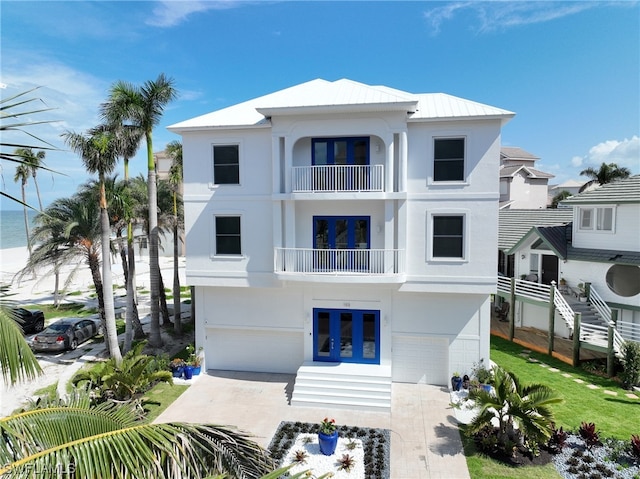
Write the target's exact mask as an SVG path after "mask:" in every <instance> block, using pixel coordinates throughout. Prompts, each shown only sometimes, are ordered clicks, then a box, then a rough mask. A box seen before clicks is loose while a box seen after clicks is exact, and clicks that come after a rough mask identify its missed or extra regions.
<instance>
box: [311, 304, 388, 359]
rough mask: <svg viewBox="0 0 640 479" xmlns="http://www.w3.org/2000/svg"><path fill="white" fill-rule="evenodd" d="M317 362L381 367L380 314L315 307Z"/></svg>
mask: <svg viewBox="0 0 640 479" xmlns="http://www.w3.org/2000/svg"><path fill="white" fill-rule="evenodd" d="M313 360H314V361H328V362H345V363H367V364H380V311H374V310H357V309H355V310H354V309H323V308H315V309H314V310H313Z"/></svg>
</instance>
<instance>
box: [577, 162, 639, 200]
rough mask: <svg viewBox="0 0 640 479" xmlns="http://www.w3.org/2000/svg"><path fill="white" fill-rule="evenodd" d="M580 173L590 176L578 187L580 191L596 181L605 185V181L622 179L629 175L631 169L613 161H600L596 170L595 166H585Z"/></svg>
mask: <svg viewBox="0 0 640 479" xmlns="http://www.w3.org/2000/svg"><path fill="white" fill-rule="evenodd" d="M580 174H581V175H583V176H587V177H589V178H591V180H590V181H587V182H586V183H585V184H584V185H582V187H581V188H580V193H582V192H583V191H584V190H586V189H587V188H589V187H590V186H592V185H595V184H596V183H597V184H599V185H605V184H607V183H612V182H614V181H616V180H623V179H625V178H628V177H629V175H631V171H630V170H629V168H625V167H624V166H618V165H616V164H615V163H609V164H608V165H607V164H606V163H604V162H603V163H602V164H601V165H600V168H598V169H597V170H596V169H595V168H591V167H589V168H586V169H584V170H582V171H581V172H580Z"/></svg>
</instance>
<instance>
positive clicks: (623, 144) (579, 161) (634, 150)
mask: <svg viewBox="0 0 640 479" xmlns="http://www.w3.org/2000/svg"><path fill="white" fill-rule="evenodd" d="M602 163H607V164H609V163H615V164H616V165H618V166H624V167H627V168H629V169H630V170H631V172H632V173H638V172H640V137H638V136H637V135H634V136H632V137H631V138H630V139H628V138H625V139H624V140H607V141H603V142H602V143H598V144H597V145H595V146H592V147H591V148H590V149H589V152H588V153H587V154H586V155H585V156H583V157H580V156H574V157H573V158H572V159H571V164H572V165H573V166H583V165H584V166H585V167H589V166H595V167H597V166H600V165H601V164H602Z"/></svg>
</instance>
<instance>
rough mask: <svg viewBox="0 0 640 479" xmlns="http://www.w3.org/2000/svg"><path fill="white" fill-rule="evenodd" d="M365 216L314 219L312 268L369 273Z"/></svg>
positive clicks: (367, 221) (320, 217) (367, 218)
mask: <svg viewBox="0 0 640 479" xmlns="http://www.w3.org/2000/svg"><path fill="white" fill-rule="evenodd" d="M369 224H370V220H369V217H368V216H314V218H313V249H314V267H315V268H316V270H321V271H328V272H330V271H342V272H349V271H354V272H366V271H368V269H369V239H370V231H369V230H370V228H369Z"/></svg>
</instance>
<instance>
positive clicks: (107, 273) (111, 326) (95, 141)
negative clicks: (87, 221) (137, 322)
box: [63, 128, 122, 363]
mask: <svg viewBox="0 0 640 479" xmlns="http://www.w3.org/2000/svg"><path fill="white" fill-rule="evenodd" d="M63 137H64V139H65V142H66V143H67V145H68V146H69V147H70V148H71V149H72V150H74V151H75V152H76V153H78V154H79V155H80V157H81V158H82V163H83V164H84V167H85V169H86V170H87V171H88V172H89V173H98V181H99V184H100V202H99V205H100V229H101V232H102V239H101V244H102V287H103V297H104V316H105V339H106V341H105V343H106V344H107V350H108V351H109V354H110V355H111V357H113V358H115V360H116V363H120V362H121V361H122V353H121V352H120V346H119V344H118V333H117V331H116V313H115V308H114V303H113V276H112V274H111V254H110V253H111V241H110V238H111V226H110V224H109V213H108V211H107V196H106V193H105V176H106V175H108V174H109V173H111V172H112V171H113V170H114V168H115V166H116V161H117V158H118V157H117V152H116V148H115V140H114V137H113V135H112V134H111V132H109V131H105V130H104V129H100V128H98V129H95V130H93V131H90V132H89V134H79V133H74V132H71V131H67V132H65V133H64V134H63Z"/></svg>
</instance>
